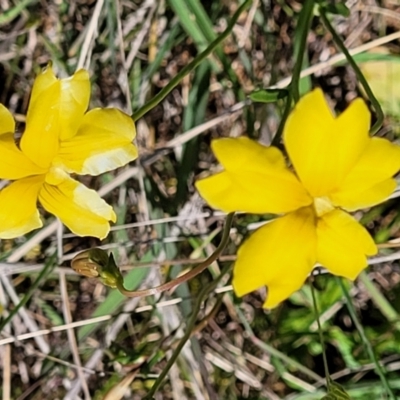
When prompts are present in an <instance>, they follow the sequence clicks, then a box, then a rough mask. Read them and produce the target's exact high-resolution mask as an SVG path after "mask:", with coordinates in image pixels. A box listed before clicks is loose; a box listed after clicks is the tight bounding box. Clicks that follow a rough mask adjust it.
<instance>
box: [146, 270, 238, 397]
mask: <svg viewBox="0 0 400 400" xmlns="http://www.w3.org/2000/svg"><path fill="white" fill-rule="evenodd" d="M230 268H231V265H230V264H228V265H227V266H226V267H225V268H224V269H223V270H222V272H221V274H220V276H219V277H218V278H217V279H214V280H213V281H212V282H211V283H210V284H209V285H208V286H205V287H204V288H203V289H202V290H201V291H200V293H199V295H198V297H197V300H196V303H195V305H194V307H193V312H192V315H191V317H190V319H189V322H188V324H187V327H186V331H185V334H184V335H183V337H182V339H181V340H180V342H179V344H178V346H177V347H176V349H175V350H174V352H173V353H172V356H171V358H170V359H169V360H168V362H167V365H166V366H165V367H164V369H163V371H162V372H161V374H160V375H159V376H158V378H157V379H156V381H155V382H154V385H153V386H152V388H151V389H150V391H149V393H147V395H146V396H145V397H144V398H143V400H150V399H152V398H153V395H154V394H155V393H156V391H157V390H158V388H159V387H160V385H161V383H162V382H163V380H164V378H165V377H166V376H167V374H168V372H169V370H170V369H171V368H172V366H173V365H174V363H175V361H176V359H177V358H178V357H179V354H180V353H181V351H182V349H183V346H185V344H186V342H187V341H188V340H189V339H190V337H191V335H192V331H193V328H194V326H195V323H196V319H197V316H198V313H199V311H200V308H201V305H202V303H203V300H204V298H205V297H206V296H207V295H208V293H210V292H211V291H212V290H214V288H215V287H216V286H217V284H218V282H219V281H220V279H221V278H222V277H223V276H224V275H225V274H226V273H227V272H228V271H229V269H230Z"/></svg>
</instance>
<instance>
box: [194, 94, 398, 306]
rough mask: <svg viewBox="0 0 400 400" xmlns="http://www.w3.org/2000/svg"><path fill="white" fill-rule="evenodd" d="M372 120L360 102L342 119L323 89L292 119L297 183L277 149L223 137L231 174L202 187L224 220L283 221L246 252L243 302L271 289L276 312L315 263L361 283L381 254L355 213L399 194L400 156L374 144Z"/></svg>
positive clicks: (253, 239)
mask: <svg viewBox="0 0 400 400" xmlns="http://www.w3.org/2000/svg"><path fill="white" fill-rule="evenodd" d="M370 118H371V117H370V113H369V111H368V108H367V106H366V105H365V103H364V102H363V100H362V99H356V100H355V101H354V102H352V103H351V105H350V106H349V107H348V108H347V109H346V110H345V111H344V112H343V113H342V114H341V115H340V116H338V117H335V116H334V115H333V114H332V112H331V110H330V109H329V106H328V104H327V103H326V101H325V99H324V95H323V93H322V91H321V90H319V89H317V90H314V91H313V92H311V93H309V94H307V95H306V96H304V97H303V98H302V99H301V100H300V101H299V103H298V104H297V105H296V107H295V109H294V110H293V112H292V113H291V115H290V116H289V118H288V120H287V122H286V125H285V129H284V133H283V139H284V143H285V147H286V150H287V153H288V155H289V157H290V159H291V161H292V164H293V167H294V170H295V172H296V174H294V173H293V172H292V171H291V170H290V169H289V168H288V167H287V166H286V164H285V160H284V157H283V155H282V153H281V152H280V151H279V150H278V149H277V148H275V147H265V146H263V145H261V144H259V143H257V142H255V141H252V140H250V139H248V138H245V137H241V138H237V139H233V138H224V139H218V140H215V141H213V142H212V149H213V151H214V153H215V156H216V157H217V159H218V160H219V162H220V163H221V164H222V166H223V167H224V171H223V172H220V173H218V174H216V175H213V176H211V177H209V178H205V179H202V180H199V181H198V182H197V183H196V187H197V189H198V190H199V192H200V194H201V195H202V196H203V197H204V198H205V199H206V201H207V202H208V203H209V204H210V205H211V206H213V207H215V208H219V209H221V210H223V211H225V212H232V211H245V212H249V213H275V214H282V215H281V216H279V217H278V218H277V219H276V220H274V221H272V222H270V223H267V224H265V225H263V226H262V227H261V228H260V229H258V230H257V231H256V232H255V233H253V234H252V235H251V236H250V238H249V239H248V240H246V241H245V242H244V244H243V245H242V246H241V247H240V249H239V251H238V255H237V261H236V263H235V266H234V275H233V287H234V290H235V292H236V294H237V295H239V296H242V295H244V294H247V293H249V292H251V291H253V290H256V289H258V288H260V287H262V286H267V288H268V296H267V299H266V301H265V304H264V306H265V307H268V308H271V307H274V306H276V305H277V304H278V303H280V302H281V301H283V300H285V299H286V298H287V297H289V296H290V295H291V294H292V293H293V292H295V291H296V290H298V289H299V288H300V287H301V286H302V284H303V283H304V281H305V279H306V278H307V276H308V274H309V273H310V272H311V271H312V269H313V267H314V266H315V264H316V263H321V264H322V265H323V266H324V267H326V268H327V269H328V270H329V271H330V272H331V273H332V274H335V275H339V276H344V277H346V278H349V279H352V280H353V279H355V278H356V277H357V275H358V274H359V273H360V272H361V270H362V269H363V268H365V267H366V265H367V259H366V257H367V256H371V255H374V254H376V252H377V248H376V245H375V243H374V241H373V240H372V238H371V236H370V235H369V234H368V232H367V231H366V229H365V228H364V227H363V226H361V225H360V224H359V223H358V222H357V221H356V220H355V219H354V218H353V217H351V216H350V215H349V214H348V213H347V212H346V211H354V210H357V209H360V208H363V207H370V206H373V205H375V204H378V203H380V202H382V201H383V200H385V199H386V198H387V197H388V196H389V195H390V194H391V193H392V192H393V190H394V188H395V187H396V182H395V180H394V179H393V178H392V176H393V175H394V174H395V173H397V171H398V170H399V168H400V147H399V146H396V145H394V144H392V143H390V142H389V141H387V140H385V139H382V138H375V137H373V138H371V137H369V134H368V130H369V126H370Z"/></svg>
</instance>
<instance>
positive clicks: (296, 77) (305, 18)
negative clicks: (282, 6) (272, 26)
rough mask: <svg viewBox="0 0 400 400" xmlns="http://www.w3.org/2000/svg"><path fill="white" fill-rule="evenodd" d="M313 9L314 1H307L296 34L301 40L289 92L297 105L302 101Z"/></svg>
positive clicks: (296, 52) (295, 55) (297, 49)
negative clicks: (304, 64)
mask: <svg viewBox="0 0 400 400" xmlns="http://www.w3.org/2000/svg"><path fill="white" fill-rule="evenodd" d="M313 9H314V0H305V2H304V4H303V8H302V9H301V12H300V15H299V22H298V26H297V28H296V33H298V34H300V38H299V42H298V46H297V48H296V49H295V54H294V57H295V59H296V62H295V64H294V67H293V74H292V80H291V82H290V84H289V90H290V91H291V93H292V96H293V100H294V102H295V103H297V102H298V101H299V99H300V89H299V88H300V74H301V70H302V68H303V58H304V53H305V51H306V47H307V37H308V31H309V30H310V24H311V19H312V16H313Z"/></svg>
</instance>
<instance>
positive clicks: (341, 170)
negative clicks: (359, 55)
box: [284, 89, 370, 197]
mask: <svg viewBox="0 0 400 400" xmlns="http://www.w3.org/2000/svg"><path fill="white" fill-rule="evenodd" d="M369 126H370V113H369V111H368V108H367V106H366V105H365V103H364V102H363V100H361V99H356V100H355V101H353V102H352V103H351V104H350V106H349V107H348V108H347V109H346V110H345V111H344V112H343V113H342V114H341V115H340V116H339V117H337V118H334V116H333V115H332V113H331V111H330V109H329V106H328V104H327V102H326V101H325V98H324V94H323V92H322V91H321V90H320V89H316V90H314V91H312V92H311V93H309V94H307V95H305V96H304V97H303V98H302V99H301V100H300V101H299V102H298V104H297V105H296V107H295V109H294V111H293V112H292V114H291V115H290V116H289V118H288V120H287V122H286V125H285V130H284V141H285V145H286V149H287V151H288V154H289V157H290V159H291V160H292V162H293V165H294V168H295V170H296V172H297V175H298V176H299V178H300V180H301V181H302V182H303V184H304V186H305V187H306V188H307V189H308V191H309V193H310V194H311V195H312V196H313V197H322V196H326V195H328V194H329V192H331V191H332V190H335V189H337V188H338V187H339V186H340V184H341V183H342V182H343V180H344V178H345V177H346V175H347V174H348V173H349V172H350V170H351V169H352V168H353V167H354V165H355V164H356V162H357V161H358V159H359V158H360V156H361V155H362V153H363V152H364V150H365V148H366V147H367V145H368V143H369V140H370V139H369V136H368V130H369Z"/></svg>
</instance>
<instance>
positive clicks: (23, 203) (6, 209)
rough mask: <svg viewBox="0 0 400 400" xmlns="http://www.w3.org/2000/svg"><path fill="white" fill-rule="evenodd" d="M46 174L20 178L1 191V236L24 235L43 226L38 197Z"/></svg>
mask: <svg viewBox="0 0 400 400" xmlns="http://www.w3.org/2000/svg"><path fill="white" fill-rule="evenodd" d="M43 181H44V175H42V176H34V177H29V178H25V179H20V180H18V181H16V182H13V183H11V185H9V186H7V187H6V188H5V189H3V190H2V191H1V192H0V210H1V213H0V238H2V239H10V238H15V237H18V236H22V235H24V234H25V233H27V232H30V231H32V230H33V229H37V228H40V227H41V226H43V224H42V221H41V220H40V216H39V211H38V210H37V206H36V203H37V198H38V192H39V190H40V187H41V186H42V184H43Z"/></svg>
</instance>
